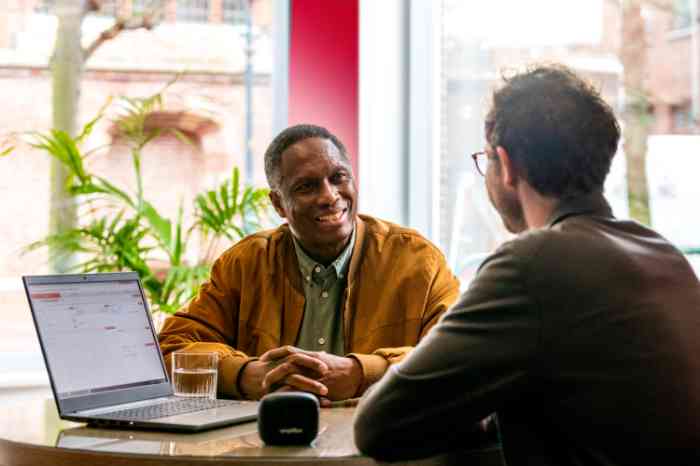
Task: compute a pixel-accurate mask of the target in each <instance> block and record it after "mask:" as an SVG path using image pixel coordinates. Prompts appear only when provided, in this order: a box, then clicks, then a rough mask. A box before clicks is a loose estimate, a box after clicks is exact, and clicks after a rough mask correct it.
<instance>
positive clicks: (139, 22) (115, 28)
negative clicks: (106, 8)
mask: <svg viewBox="0 0 700 466" xmlns="http://www.w3.org/2000/svg"><path fill="white" fill-rule="evenodd" d="M100 7H101V3H100V1H99V0H90V2H89V7H88V8H89V9H90V10H91V11H97V10H99V9H100ZM161 14H162V9H161V8H155V9H153V10H151V11H149V12H146V13H144V14H143V15H141V16H130V17H127V18H118V19H117V20H116V21H115V22H114V24H113V25H112V26H111V27H109V28H107V29H105V30H104V31H102V32H101V33H100V35H99V36H97V39H95V40H94V41H93V42H92V44H90V45H89V46H88V47H86V48H84V49H83V61H84V62H86V61H87V60H88V59H89V58H90V57H91V56H92V54H93V53H95V51H96V50H97V49H98V48H99V47H100V46H101V45H102V44H104V43H105V42H107V41H109V40H112V39H114V38H115V37H117V36H118V35H119V34H121V33H122V32H123V31H129V30H135V29H146V30H149V31H150V30H151V29H153V28H154V27H156V26H157V25H158V23H159V22H160V18H161Z"/></svg>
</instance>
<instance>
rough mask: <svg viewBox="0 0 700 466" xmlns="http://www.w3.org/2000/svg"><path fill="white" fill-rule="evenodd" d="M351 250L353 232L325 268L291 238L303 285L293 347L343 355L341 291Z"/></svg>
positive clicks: (353, 240) (353, 239) (345, 281)
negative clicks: (300, 317)
mask: <svg viewBox="0 0 700 466" xmlns="http://www.w3.org/2000/svg"><path fill="white" fill-rule="evenodd" d="M354 247H355V230H353V232H352V236H351V237H350V242H349V243H348V245H347V246H346V247H345V249H344V250H343V252H341V253H340V255H339V256H338V257H337V258H336V260H334V261H333V263H331V264H330V265H329V266H328V267H324V266H323V265H322V264H319V263H317V262H316V261H314V260H313V259H312V258H310V257H309V256H308V255H307V254H306V253H305V252H304V250H303V249H302V247H301V245H300V244H299V243H298V242H297V240H296V238H295V239H294V250H295V251H296V254H297V259H298V261H299V271H300V272H301V277H302V279H303V282H304V296H305V298H306V303H305V304H304V320H303V321H302V324H301V331H300V332H299V339H298V340H297V346H298V347H299V348H302V349H306V350H311V351H325V352H327V353H332V354H336V355H338V356H343V355H344V354H345V342H344V338H343V310H342V304H343V303H342V299H343V291H344V290H345V286H346V284H347V271H348V267H349V265H350V258H351V257H352V250H353V248H354Z"/></svg>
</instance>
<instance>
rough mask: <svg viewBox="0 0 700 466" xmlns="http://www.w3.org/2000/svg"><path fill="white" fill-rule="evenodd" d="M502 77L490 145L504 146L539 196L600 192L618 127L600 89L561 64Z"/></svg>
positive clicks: (489, 123) (489, 122)
mask: <svg viewBox="0 0 700 466" xmlns="http://www.w3.org/2000/svg"><path fill="white" fill-rule="evenodd" d="M503 81H504V85H503V86H502V87H501V88H500V89H497V90H496V91H495V92H494V93H493V102H492V105H491V110H490V111H489V113H488V115H487V117H486V122H485V132H486V139H487V141H488V143H489V144H490V145H491V146H492V147H493V148H494V149H495V148H496V147H497V146H501V147H503V148H504V149H506V151H508V154H509V155H510V157H511V159H512V161H513V164H514V165H515V168H516V170H518V172H520V173H521V174H522V175H523V176H524V177H525V179H526V180H527V181H528V183H529V184H530V185H531V186H532V187H533V188H535V189H536V190H537V191H538V192H539V193H540V194H543V195H546V196H553V197H557V198H561V199H565V198H573V197H576V196H580V195H585V194H588V193H590V192H593V191H602V189H603V183H604V182H605V178H606V177H607V175H608V172H609V171H610V164H611V162H612V158H613V156H614V155H615V152H616V151H617V144H618V141H619V139H620V126H619V124H618V122H617V120H616V119H615V115H614V114H613V110H612V108H611V107H610V106H609V105H608V104H607V103H606V102H605V101H604V100H603V98H602V97H601V96H600V93H599V92H598V91H597V90H596V89H595V88H594V87H593V86H592V85H591V84H589V83H587V82H586V81H584V80H583V79H582V78H580V77H579V76H577V75H576V74H575V73H574V72H573V71H571V70H570V69H568V68H567V67H565V66H563V65H536V66H533V67H530V68H529V69H527V70H526V71H524V72H522V73H518V74H515V75H514V76H512V77H506V76H503Z"/></svg>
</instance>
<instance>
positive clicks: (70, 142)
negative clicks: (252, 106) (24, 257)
mask: <svg viewBox="0 0 700 466" xmlns="http://www.w3.org/2000/svg"><path fill="white" fill-rule="evenodd" d="M162 100H163V99H162V91H161V92H159V93H157V94H155V95H152V96H150V97H146V98H121V99H119V100H118V105H119V108H120V111H119V116H118V118H117V119H116V120H115V123H116V125H117V126H118V129H119V131H120V133H121V135H122V136H123V137H124V138H125V140H126V141H127V142H128V145H129V150H130V155H131V161H132V166H133V173H134V178H135V181H136V189H135V190H132V191H134V192H130V191H129V190H128V189H125V188H123V187H120V186H117V185H116V183H113V182H111V181H110V180H109V179H107V178H106V177H103V176H99V175H97V174H95V173H92V172H91V171H90V170H89V169H88V166H87V164H86V163H85V159H86V157H88V156H90V155H91V154H93V153H97V152H95V151H86V152H83V151H82V149H81V146H82V144H83V143H84V142H85V140H86V139H87V137H88V136H89V135H90V133H91V132H92V130H93V128H94V127H95V124H96V123H97V122H98V121H99V120H100V119H101V118H103V116H104V113H105V109H106V108H107V106H108V105H111V103H110V102H108V104H107V105H105V107H103V109H102V110H101V111H100V112H99V114H98V115H97V116H96V117H95V118H94V119H93V120H91V121H90V122H88V123H87V124H86V125H85V126H84V127H83V128H82V131H81V132H80V134H79V135H78V136H77V137H75V138H72V137H70V135H68V134H66V133H65V132H63V131H59V130H55V129H54V130H51V131H48V132H46V133H38V132H37V133H31V134H30V135H29V142H30V144H31V145H32V146H33V147H35V148H38V149H41V150H43V151H45V152H46V153H47V154H49V155H50V156H51V157H54V158H56V159H57V160H59V161H60V162H61V163H62V164H63V165H64V166H65V167H66V169H67V170H68V172H69V177H68V182H67V185H66V189H67V190H68V192H69V193H70V195H71V196H74V197H76V199H77V200H78V209H79V218H80V224H79V225H77V226H76V227H74V228H71V229H69V230H67V231H63V232H60V233H58V234H54V235H50V236H48V237H46V238H43V239H42V240H40V241H37V242H34V243H32V244H30V245H28V246H27V247H26V249H25V251H27V252H28V251H33V250H36V249H40V248H44V247H47V246H49V245H50V246H51V247H52V249H53V250H55V251H59V253H60V254H65V255H69V256H73V257H75V258H76V259H77V260H76V261H75V263H74V265H73V266H72V267H71V269H72V270H74V271H75V272H82V273H88V272H113V271H126V270H131V271H135V272H138V274H139V276H140V278H141V281H142V283H143V286H144V289H145V291H146V293H147V295H148V298H149V300H150V303H151V309H152V311H154V312H156V313H165V314H168V313H173V312H175V311H177V310H178V309H179V308H180V307H182V306H183V305H184V304H185V303H186V302H187V301H189V300H190V299H191V298H192V297H193V295H194V294H195V293H196V291H197V289H198V288H199V286H200V284H201V283H202V282H203V281H204V280H206V279H207V278H208V276H209V270H210V266H211V263H212V261H213V260H214V257H213V256H214V255H215V254H216V253H218V251H219V246H221V244H222V242H223V241H227V242H230V243H234V242H236V241H237V240H239V239H240V238H242V237H244V236H246V235H248V234H250V233H252V232H254V231H256V230H258V229H260V228H261V226H260V223H261V221H263V220H264V219H266V218H268V217H267V214H268V212H269V204H268V196H267V194H268V191H267V189H259V188H254V187H251V186H242V185H241V182H240V177H239V170H238V168H237V167H234V168H233V170H232V173H231V176H230V177H229V178H227V179H226V180H224V181H223V182H222V183H220V184H219V185H218V186H216V187H215V188H213V189H210V190H206V191H205V192H202V193H200V194H198V195H197V196H196V197H195V199H194V205H193V206H192V209H193V214H194V215H193V221H192V222H191V224H189V225H185V224H184V221H183V212H184V207H183V204H182V202H181V203H180V207H179V210H178V214H177V216H176V217H175V218H167V217H166V216H164V215H163V214H161V213H160V212H159V210H158V208H157V207H156V206H155V205H154V204H153V203H151V202H150V201H149V200H148V197H147V196H146V194H145V187H144V186H143V177H142V173H141V155H142V150H143V148H144V147H145V146H146V145H147V144H148V143H149V142H151V141H153V140H154V139H155V138H156V137H158V136H159V135H160V134H161V133H162V132H164V131H170V132H172V133H174V134H176V135H177V136H178V137H179V138H185V139H186V137H185V136H184V135H183V134H182V133H180V132H179V131H177V130H176V129H168V128H165V129H163V128H158V129H148V128H147V127H146V125H145V122H146V117H147V116H148V114H149V113H151V112H154V111H157V110H159V109H160V108H162ZM193 249H196V251H193ZM193 252H195V254H192V253H193ZM193 256H196V257H197V258H196V260H192V259H191V258H192V257H193ZM186 258H188V259H189V260H187V259H186ZM156 320H159V319H156Z"/></svg>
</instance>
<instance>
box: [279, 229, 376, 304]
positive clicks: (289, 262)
mask: <svg viewBox="0 0 700 466" xmlns="http://www.w3.org/2000/svg"><path fill="white" fill-rule="evenodd" d="M280 231H281V233H282V239H281V245H283V247H284V250H285V253H284V257H283V259H282V260H283V261H284V262H283V263H282V264H279V265H281V266H282V267H280V268H279V269H277V268H276V267H272V268H271V272H272V273H273V274H274V273H275V272H276V270H282V271H284V272H283V273H285V274H286V275H287V279H288V280H289V282H290V283H291V285H292V286H293V287H294V288H295V289H297V290H298V291H300V292H303V286H304V284H303V281H302V277H301V272H300V271H299V259H298V258H297V254H296V250H295V248H294V238H293V237H292V232H291V231H289V225H287V224H284V225H282V226H281V227H280ZM366 231H367V227H366V225H365V222H364V221H363V220H362V219H361V218H360V216H359V215H356V216H355V233H354V234H355V246H354V247H353V249H352V256H351V257H350V266H349V269H348V274H347V276H348V282H347V286H348V287H351V286H352V283H353V281H354V280H355V276H356V275H357V271H358V270H359V268H360V264H361V262H362V257H364V248H365V244H366V242H365V235H366Z"/></svg>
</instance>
